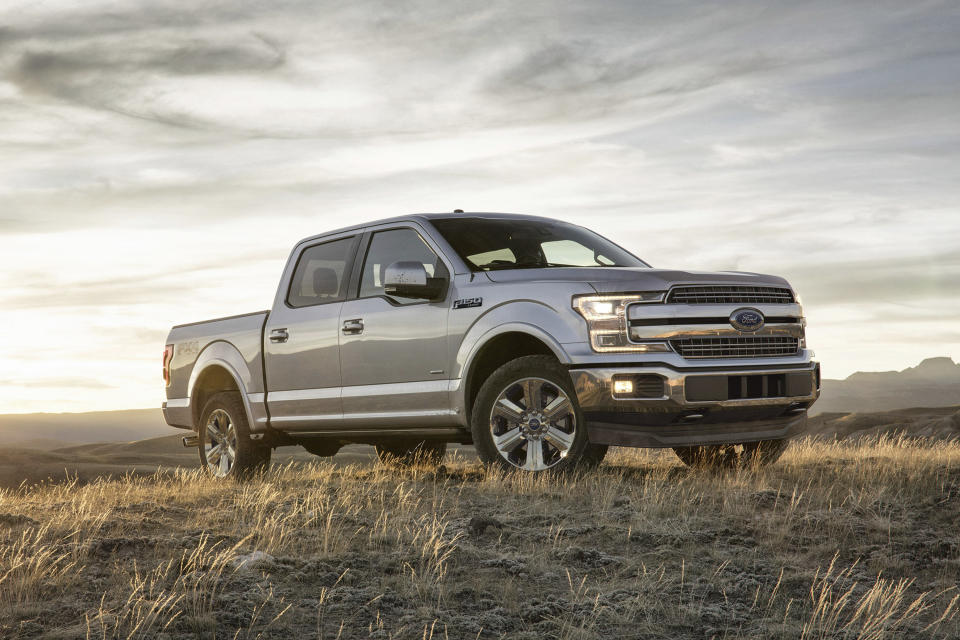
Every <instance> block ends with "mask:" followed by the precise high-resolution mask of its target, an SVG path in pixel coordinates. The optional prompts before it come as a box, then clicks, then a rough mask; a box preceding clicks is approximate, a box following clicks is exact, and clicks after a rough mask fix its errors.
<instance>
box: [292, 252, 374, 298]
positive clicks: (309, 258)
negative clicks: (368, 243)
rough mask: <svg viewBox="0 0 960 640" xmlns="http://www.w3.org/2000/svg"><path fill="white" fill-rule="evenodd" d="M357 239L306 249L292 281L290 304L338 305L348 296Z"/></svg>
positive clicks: (298, 262) (301, 255)
mask: <svg viewBox="0 0 960 640" xmlns="http://www.w3.org/2000/svg"><path fill="white" fill-rule="evenodd" d="M356 243H357V238H356V236H353V237H350V238H341V239H340V240H333V241H331V242H325V243H323V244H317V245H314V246H312V247H308V248H306V249H304V251H303V253H301V254H300V259H299V260H298V261H297V268H296V270H295V271H294V273H293V279H292V280H291V281H290V291H289V293H288V294H287V304H289V305H290V306H291V307H309V306H311V305H315V304H325V303H327V302H337V301H339V300H343V299H344V297H345V295H346V290H347V282H346V277H347V274H348V268H347V266H348V264H349V262H350V261H351V260H352V259H353V254H354V249H355V246H356Z"/></svg>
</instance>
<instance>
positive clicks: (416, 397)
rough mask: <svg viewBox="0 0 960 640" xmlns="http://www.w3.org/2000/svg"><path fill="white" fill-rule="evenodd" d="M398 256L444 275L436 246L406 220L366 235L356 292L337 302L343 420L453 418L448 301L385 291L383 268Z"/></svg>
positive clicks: (419, 422)
mask: <svg viewBox="0 0 960 640" xmlns="http://www.w3.org/2000/svg"><path fill="white" fill-rule="evenodd" d="M401 260H408V261H414V260H415V261H419V262H421V263H423V265H424V267H425V268H426V270H427V273H428V274H430V275H431V276H433V275H444V276H448V274H449V271H448V269H447V267H446V266H445V265H444V263H443V261H442V260H441V259H440V257H439V256H438V254H437V252H436V251H435V250H434V249H433V248H431V246H430V245H429V244H428V243H427V242H426V241H425V240H424V239H423V237H422V236H421V235H420V234H419V233H418V232H417V230H416V229H414V228H413V227H406V226H405V227H398V228H393V229H384V230H381V231H375V232H374V233H373V234H372V235H371V237H370V241H369V244H368V247H367V250H366V255H365V256H364V259H363V262H362V267H361V269H362V270H361V273H360V277H359V285H358V291H357V296H356V299H352V300H347V301H346V302H344V303H343V308H342V309H341V311H340V320H341V323H340V324H341V333H340V362H341V365H340V370H341V376H342V380H343V389H342V401H343V413H344V424H345V425H353V426H356V427H357V428H364V427H391V426H394V427H429V426H450V425H453V424H455V420H453V418H452V416H453V413H452V411H451V402H450V393H449V389H448V385H449V378H450V372H449V371H447V370H446V368H447V366H448V350H447V314H448V313H449V310H450V304H449V301H448V300H444V301H441V302H428V301H424V300H414V299H409V298H399V297H397V296H388V295H386V294H385V293H384V290H383V275H384V271H385V270H386V268H387V266H389V265H390V264H392V263H394V262H398V261H401ZM447 297H449V296H447Z"/></svg>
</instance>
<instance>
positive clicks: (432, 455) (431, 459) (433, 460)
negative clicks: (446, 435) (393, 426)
mask: <svg viewBox="0 0 960 640" xmlns="http://www.w3.org/2000/svg"><path fill="white" fill-rule="evenodd" d="M374 446H375V447H376V449H377V457H378V458H380V462H383V463H384V464H397V465H400V466H404V467H412V466H414V465H416V464H425V465H430V466H434V467H436V466H438V465H439V464H440V463H441V462H443V456H445V455H446V453H447V443H446V442H434V441H431V440H414V441H410V440H398V441H391V442H380V443H377V444H376V445H374Z"/></svg>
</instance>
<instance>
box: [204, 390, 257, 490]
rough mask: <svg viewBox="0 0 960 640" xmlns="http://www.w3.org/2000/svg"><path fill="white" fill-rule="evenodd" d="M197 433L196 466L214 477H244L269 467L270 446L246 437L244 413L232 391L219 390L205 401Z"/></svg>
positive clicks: (235, 393)
mask: <svg viewBox="0 0 960 640" xmlns="http://www.w3.org/2000/svg"><path fill="white" fill-rule="evenodd" d="M198 436H199V438H198V439H199V441H200V444H199V445H198V447H197V451H198V452H199V454H200V465H201V467H202V468H203V469H204V471H206V472H207V473H208V474H210V475H211V476H212V477H214V478H219V479H226V478H239V479H246V478H250V477H251V476H253V475H255V474H257V473H259V472H261V471H264V470H265V469H266V468H267V467H269V466H270V454H271V449H270V447H265V446H263V445H260V444H256V443H254V441H253V440H251V439H250V427H249V425H248V424H247V414H246V412H245V411H244V408H243V402H242V401H241V399H240V394H239V393H237V392H235V391H222V392H220V393H217V394H214V395H213V396H212V397H211V398H210V399H209V400H208V401H207V404H206V405H204V407H203V411H201V412H200V430H199V434H198ZM224 442H226V443H227V446H226V449H224V448H223V445H224ZM231 451H232V452H233V455H232V459H231V455H230V452H231ZM224 453H225V454H226V455H223V454H224ZM211 458H214V459H211Z"/></svg>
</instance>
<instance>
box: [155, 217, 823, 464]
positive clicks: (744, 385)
mask: <svg viewBox="0 0 960 640" xmlns="http://www.w3.org/2000/svg"><path fill="white" fill-rule="evenodd" d="M804 327H805V320H804V317H803V310H802V308H801V306H800V300H799V299H798V297H797V295H796V293H795V292H794V290H793V289H792V288H791V287H790V285H789V284H788V283H787V282H786V281H785V280H783V279H782V278H779V277H776V276H769V275H760V274H756V273H739V272H718V273H707V272H694V271H673V270H664V269H654V268H652V267H651V266H650V265H648V264H647V263H646V262H644V261H643V260H641V259H639V258H637V257H636V256H634V255H633V254H631V253H629V252H628V251H626V250H625V249H623V248H621V247H619V246H617V245H616V244H614V243H612V242H611V241H609V240H607V239H605V238H603V237H602V236H600V235H598V234H596V233H594V232H592V231H589V230H588V229H585V228H583V227H579V226H576V225H573V224H568V223H565V222H559V221H556V220H551V219H548V218H538V217H532V216H523V215H508V214H493V213H462V212H459V211H458V212H454V213H442V214H419V215H410V216H404V217H398V218H391V219H388V220H382V221H378V222H370V223H364V224H360V225H356V226H352V227H348V228H344V229H340V230H337V231H332V232H330V233H325V234H322V235H318V236H314V237H312V238H307V239H305V240H302V241H301V242H299V243H298V244H297V245H296V246H295V247H294V249H293V252H292V253H291V254H290V258H289V260H288V261H287V265H286V268H285V269H284V271H283V276H282V278H281V280H280V286H279V288H278V290H277V295H276V298H275V299H274V301H273V309H272V310H271V311H269V312H267V311H261V312H258V313H251V314H247V315H241V316H234V317H229V318H222V319H219V320H210V321H207V322H198V323H194V324H185V325H179V326H176V327H174V328H173V329H172V330H171V332H170V335H169V337H168V339H167V346H166V349H165V351H164V358H163V374H164V380H165V382H166V390H167V401H166V402H165V403H164V404H163V413H164V416H165V418H166V421H167V422H168V423H169V424H171V425H173V426H176V427H183V428H186V429H192V430H193V431H194V432H195V435H192V436H189V437H186V438H184V445H186V446H196V447H197V449H198V451H199V455H200V462H201V464H202V465H203V466H204V468H206V469H208V470H209V471H210V473H212V474H213V475H215V476H217V477H228V476H238V477H239V476H246V475H249V474H250V473H252V472H255V471H257V470H258V469H262V468H263V467H265V466H266V465H268V464H269V461H270V454H271V451H272V449H273V448H275V447H277V446H282V445H291V444H298V445H301V446H303V447H305V448H306V449H307V450H308V451H310V452H312V453H314V454H317V455H321V456H332V455H334V454H335V453H336V452H337V450H338V449H339V448H340V447H341V446H343V445H344V444H347V443H367V444H372V445H375V446H376V449H377V452H378V454H379V455H380V457H381V458H383V459H387V458H393V459H395V460H398V461H401V462H409V461H413V460H419V461H425V462H429V461H434V462H436V461H439V460H440V459H441V458H442V457H443V455H444V453H445V450H446V446H447V443H448V442H457V443H472V444H473V445H475V447H476V450H477V453H478V455H479V456H480V458H481V459H482V460H483V461H484V462H485V463H487V464H490V465H499V466H501V467H503V468H506V469H519V470H523V471H529V472H540V471H545V470H560V469H567V468H571V467H574V466H577V465H579V466H589V465H596V464H599V463H600V461H601V460H602V459H603V457H604V455H605V453H606V451H607V447H608V446H610V445H617V446H628V447H671V448H673V450H674V451H675V452H676V453H677V455H678V456H679V457H680V459H681V460H682V461H683V462H684V463H686V464H689V465H692V466H693V465H704V466H706V465H711V466H716V467H721V466H726V467H729V466H738V465H745V464H766V463H769V462H772V461H774V460H776V459H777V458H778V457H779V456H780V454H781V453H782V451H783V450H784V448H785V447H786V444H787V441H788V439H789V438H790V437H792V436H794V435H796V434H798V433H801V432H803V431H804V429H805V427H806V412H807V410H808V409H809V408H810V406H811V405H812V404H813V403H814V401H815V400H816V399H817V397H818V396H819V391H820V367H819V365H818V364H817V363H816V362H814V361H813V360H812V356H813V353H812V352H811V351H809V350H808V349H807V345H806V341H805V337H804Z"/></svg>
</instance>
